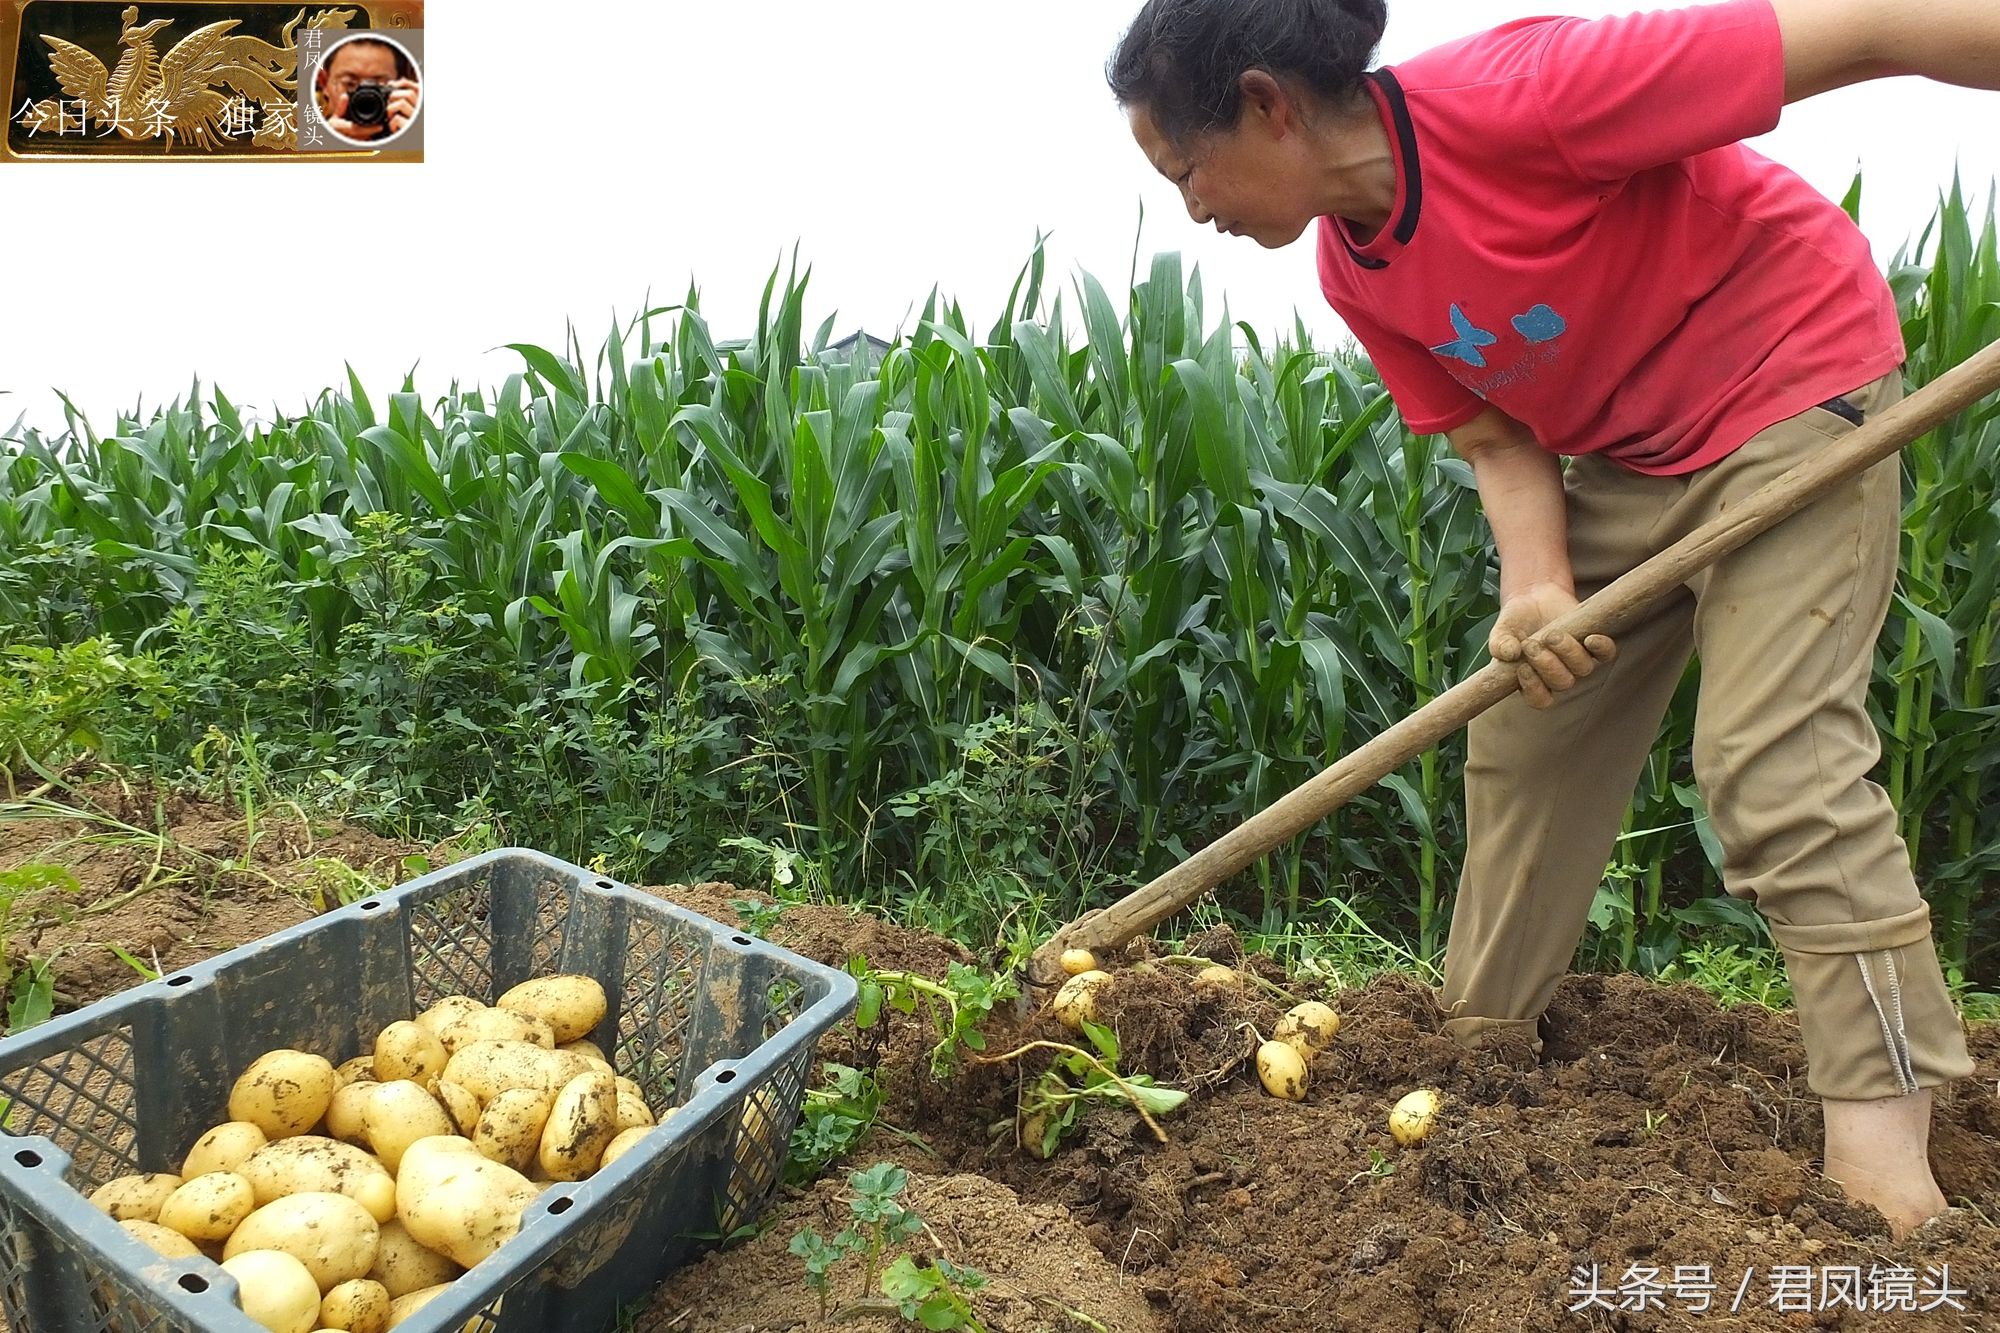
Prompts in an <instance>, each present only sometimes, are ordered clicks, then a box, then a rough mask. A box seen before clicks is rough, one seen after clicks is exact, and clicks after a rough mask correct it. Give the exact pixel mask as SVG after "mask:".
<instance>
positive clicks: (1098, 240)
mask: <svg viewBox="0 0 2000 1333" xmlns="http://www.w3.org/2000/svg"><path fill="white" fill-rule="evenodd" d="M1637 7H1641V6H1639V5H1635V4H1602V3H1591V0H1569V2H1568V3H1556V4H1524V3H1517V2H1516V0H1391V9H1392V18H1391V22H1390V27H1389V32H1388V36H1387V39H1386V41H1385V43H1384V48H1383V52H1382V60H1383V62H1384V63H1394V62H1395V61H1396V60H1398V59H1400V58H1404V57H1407V56H1409V55H1411V54H1414V53H1415V52H1417V51H1420V50H1422V49H1424V48H1425V47H1428V46H1431V45H1434V44H1436V43H1438V42H1441V41H1444V40H1447V39H1449V38H1452V37H1455V36H1459V35H1461V34H1464V33H1467V32H1471V31H1474V30H1476V29H1478V28H1480V27H1484V26H1490V25H1492V24H1496V23H1499V22H1502V21H1505V20H1507V19H1510V18H1516V17H1520V16H1523V15H1529V14H1536V13H1549V12H1563V13H1575V14H1581V15H1587V16H1595V15H1601V14H1607V13H1615V12H1622V11H1625V10H1629V9H1633V8H1637ZM1136 9H1137V0H1115V2H1113V3H1105V2H1104V0H1009V2H1008V3H1006V4H974V3H969V2H967V0H945V2H944V3H939V0H927V2H926V3H917V2H916V0H857V2H856V3H852V4H847V5H827V4H824V3H819V2H817V0H765V3H762V4H758V5H741V4H735V3H729V2H728V0H669V2H668V3H659V4H647V5H638V4H630V3H615V4H614V3H611V2H610V0H579V2H577V3H570V4H565V5H560V6H552V5H529V4H526V3H520V2H519V0H479V3H477V4H476V5H475V4H470V3H453V2H452V0H432V3H431V5H430V7H429V16H428V19H427V24H426V27H427V37H426V41H427V52H428V59H429V66H428V69H427V71H426V75H427V92H426V116H427V117H428V122H427V126H426V148H425V151H426V156H427V158H428V161H426V162H424V163H423V164H421V165H418V166H369V167H346V166H309V165H300V164H293V163H272V164H236V163H176V164H165V163H162V164H150V163H147V164H105V165H89V164H81V165H49V166H28V165H10V166H6V167H0V219H4V221H0V228H4V230H5V232H6V234H8V236H9V237H10V239H11V240H13V242H14V243H13V244H12V245H10V246H9V253H10V263H9V265H8V273H7V276H6V278H5V280H4V281H0V390H7V391H9V392H8V393H7V394H6V395H5V396H0V431H4V430H5V429H6V428H7V427H8V426H9V425H10V424H11V423H12V422H13V421H14V419H15V417H16V416H17V415H18V414H22V413H25V414H26V417H27V422H28V424H29V425H40V426H42V427H44V428H60V426H61V407H60V404H59V403H58V402H57V400H56V397H55V395H54V393H53V392H52V390H54V389H58V388H59V389H62V390H64V391H66V392H68V393H69V394H70V395H71V396H72V397H73V398H74V399H76V400H77V401H78V402H79V403H80V404H81V405H82V406H83V407H84V408H85V409H86V410H87V411H88V412H89V413H90V415H91V418H92V421H93V423H94V424H96V425H98V426H99V427H100V429H102V428H108V427H109V426H110V424H111V419H112V415H113V413H114V412H115V411H116V410H118V409H120V408H127V409H129V408H130V407H131V405H132V404H133V403H134V401H135V400H137V399H141V398H143V400H144V402H145V404H146V406H147V408H148V410H150V408H151V407H152V406H153V405H154V404H156V403H159V402H163V401H165V400H167V399H169V398H171V397H174V396H176V395H181V394H185V392H186V391H187V387H188V384H189V381H190V380H191V379H192V378H193V377H194V376H196V375H197V374H198V375H199V376H200V377H201V380H202V382H203V386H204V397H206V396H207V392H208V386H209V385H211V384H220V386H221V387H222V389H223V391H224V392H225V393H227V394H228V395H229V397H230V398H231V399H232V400H233V401H235V402H237V403H238V404H240V405H243V406H245V407H247V408H250V409H252V410H256V411H258V412H260V414H261V415H263V416H265V417H267V418H268V417H269V416H270V415H271V414H272V412H273V411H274V410H276V411H280V412H286V413H292V412H297V411H299V410H300V409H301V408H302V407H303V405H304V403H305V401H306V400H307V399H308V398H309V397H310V396H311V395H312V394H313V393H315V392H316V391H317V390H320V389H323V388H325V387H327V386H329V385H332V384H337V383H342V382H344V371H343V369H342V366H343V362H351V363H352V364H353V365H354V366H355V368H356V370H357V371H358V372H359V373H360V375H361V377H362V380H363V382H364V383H365V384H366V385H367V386H368V387H369V389H370V392H371V393H378V392H386V391H389V390H391V389H394V388H396V387H398V386H399V385H400V383H401V379H402V376H403V374H404V373H405V372H406V371H408V370H410V369H411V368H412V367H414V368H415V373H416V379H417V386H418V388H419V389H420V390H421V391H422V393H423V395H424V397H425V399H426V400H427V401H428V400H434V399H435V398H436V397H437V396H438V395H440V394H442V393H444V392H445V391H446V390H447V389H448V388H449V386H450V383H451V381H452V379H453V378H457V379H459V380H460V381H461V383H463V384H466V385H468V386H469V385H471V384H474V383H479V384H496V383H498V382H499V380H500V379H501V378H503V377H504V376H505V375H506V374H508V373H509V372H511V371H512V370H515V369H517V368H518V365H519V362H518V359H517V358H516V357H515V355H514V354H513V353H511V352H508V351H505V350H504V349H503V350H499V351H494V350H492V349H494V348H496V347H499V346H500V345H501V344H504V343H508V342H540V343H544V344H547V345H551V346H553V345H558V344H559V343H560V342H561V340H562V336H563V326H564V320H565V318H570V319H574V320H575V321H576V323H577V324H578V326H579V330H580V333H581V336H582V338H583V343H584V346H585V349H586V350H587V351H589V352H590V353H591V354H593V355H594V354H595V352H596V350H597V348H598V346H599V345H600V343H601V342H602V340H603V337H604V333H605V331H606V329H607V328H608V327H609V325H610V322H611V320H612V318H613V314H614V312H616V313H617V315H618V316H619V317H620V318H621V319H622V318H626V317H629V316H631V315H632V314H634V313H636V312H637V311H638V310H640V309H641V308H642V302H643V301H644V300H645V298H646V295H647V292H648V290H649V289H650V291H651V295H652V299H653V302H654V303H655V304H666V303H669V302H673V301H677V300H679V299H680V297H681V295H682V293H683V292H684V291H685V290H686V288H687V285H688V282H689V279H690V277H692V278H693V279H694V281H695V282H696V284H697V285H698V286H699V287H700V288H701V292H702V300H703V306H704V308H705V310H706V311H707V314H708V318H709V320H710V323H711V324H712V325H713V326H714V327H715V328H716V330H717V333H718V336H730V335H732V334H735V333H738V332H741V331H742V330H743V328H744V326H745V325H746V324H747V322H748V321H749V320H751V319H752V318H754V314H755V310H756V303H757V298H758V295H759V293H760V291H761V289H762V286H763V283H764V280H765V278H766V277H767V276H768V275H769V273H770V271H771V269H772V266H773V265H774V264H776V263H778V262H780V261H781V259H782V258H783V257H784V256H786V255H787V254H788V253H789V252H790V250H791V248H792V246H793V245H794V243H796V244H797V245H798V246H799V249H800V255H801V260H802V262H803V263H809V264H810V265H811V266H812V270H813V281H812V287H811V293H810V301H809V307H808V312H807V313H808V318H809V321H810V324H809V326H811V327H816V326H817V324H818V322H819V320H821V319H823V318H824V317H825V316H827V315H828V314H833V313H836V312H837V313H838V315H839V318H838V320H837V330H838V332H839V333H841V334H845V333H847V332H849V331H851V330H852V329H854V328H856V327H866V328H867V329H868V330H869V331H870V332H873V333H877V334H879V335H882V336H888V335H889V334H891V333H893V332H895V331H896V330H897V329H898V328H905V329H906V328H908V327H909V325H910V322H911V321H913V320H914V318H915V312H916V311H917V310H919V309H921V307H922V303H923V298H924V296H925V294H926V292H928V291H929V289H930V288H931V287H932V286H933V285H936V286H938V287H940V288H941V289H942V290H943V291H944V292H945V294H947V295H949V296H955V297H957V298H958V299H959V300H960V301H961V303H962V304H963V305H964V306H965V308H966V311H967V314H968V315H969V316H971V317H972V318H973V320H974V322H975V324H977V325H978V326H979V327H981V328H982V329H983V328H984V327H986V326H987V325H988V324H990V322H991V321H992V319H993V318H994V317H995V316H997V314H998V313H999V309H1000V306H1001V304H1002V303H1003V302H1004V300H1005V299H1006V294H1007V289H1008V286H1009V284H1010V283H1011V282H1012V280H1013V277H1014V274H1015V273H1016V272H1017V271H1018V269H1019V268H1020V266H1021V264H1022V262H1023V261H1024V260H1025V259H1026V258H1027V255H1028V253H1029V251H1030V248H1031V246H1032V244H1033V241H1034V237H1035V233H1036V230H1037V229H1038V228H1039V229H1040V230H1042V231H1045V232H1048V233H1050V235H1051V240H1050V245H1049V259H1050V276H1051V279H1052V280H1053V281H1054V282H1055V283H1057V284H1060V285H1061V286H1063V287H1067V286H1068V285H1069V281H1070V278H1071V276H1072V275H1073V274H1074V273H1075V272H1076V271H1077V270H1078V269H1087V270H1089V271H1091V272H1093V273H1095V274H1097V275H1098V276H1099V277H1100V278H1101V279H1102V280H1104V282H1105V286H1106V287H1107V288H1108V289H1110V290H1112V291H1113V292H1114V293H1115V292H1117V291H1118V290H1120V288H1121V286H1122V284H1123V282H1124V279H1125V275H1126V273H1127V270H1128V268H1129V266H1130V264H1131V262H1132V256H1133V245H1134V238H1135V228H1136V226H1137V223H1138V219H1139V210H1140V205H1141V203H1142V202H1143V204H1144V206H1145V210H1146V216H1145V226H1144V232H1143V235H1140V236H1139V237H1138V244H1139V247H1140V249H1141V251H1142V253H1143V254H1144V255H1146V256H1150V255H1151V254H1152V253H1153V252H1154V251H1157V250H1179V251H1181V252H1182V253H1183V255H1184V256H1185V257H1186V259H1187V261H1188V262H1189V263H1190V264H1199V265H1200V267H1201V270H1202V274H1203V281H1204V284H1205V286H1206V289H1207V291H1208V292H1209V293H1210V299H1211V310H1212V314H1211V318H1213V312H1215V311H1217V310H1219V305H1220V302H1219V300H1218V299H1217V298H1218V297H1219V296H1221V295H1226V296H1227V298H1228V300H1229V304H1230V308H1231V313H1232V314H1233V315H1234V316H1235V317H1236V318H1239V319H1244V320H1247V321H1248V322H1249V323H1250V324H1251V325H1252V326H1253V327H1256V328H1259V329H1278V328H1288V327H1289V326H1290V323H1291V319H1292V314H1293V311H1294V310H1295V309H1296V310H1297V311H1299V312H1300V313H1301V314H1302V315H1303V316H1304V318H1305V321H1306V324H1307V325H1308V327H1310V328H1312V329H1313V330H1315V331H1316V333H1318V334H1320V335H1322V336H1324V337H1325V338H1326V339H1328V340H1335V339H1337V338H1339V337H1340V336H1341V332H1342V331H1341V327H1340V325H1339V322H1338V321H1337V320H1336V319H1335V318H1334V317H1333V316H1332V314H1331V313H1330V312H1329V311H1328V310H1327V309H1326V308H1325V305H1324V303H1323V301H1322V300H1321V298H1320V296H1319V292H1318V288H1317V286H1316V284H1315V280H1314V276H1313V255H1312V248H1311V233H1310V232H1308V233H1307V236H1306V238H1305V239H1304V240H1301V241H1300V242H1298V243H1296V244H1294V245H1293V246H1292V247H1291V248H1289V249H1287V250H1280V251H1267V250H1264V249H1261V248H1260V247H1258V246H1257V245H1256V244H1255V243H1254V242H1251V241H1247V240H1241V239H1237V238H1231V237H1219V236H1217V235H1215V234H1214V233H1213V232H1212V231H1205V230H1202V229H1200V228H1197V227H1195V226H1194V225H1193V224H1192V223H1191V222H1189V221H1188V219H1187V216H1186V214H1185V213H1184V212H1183V211H1181V208H1180V204H1179V200H1178V198H1177V196H1176V195H1175V194H1174V193H1173V192H1172V191H1171V190H1170V189H1169V187H1168V186H1167V184H1166V183H1165V182H1164V181H1162V180H1160V179H1159V178H1158V177H1157V176H1156V175H1155V174H1154V173H1153V171H1152V169H1151V167H1150V166H1148V165H1147V163H1146V161H1145V160H1144V158H1143V157H1142V156H1141V155H1140V154H1139V152H1138V150H1137V149H1136V148H1135V147H1134V146H1133V145H1132V143H1131V140H1130V138H1129V137H1128V135H1127V132H1126V128H1125V123H1124V119H1123V116H1122V114H1121V113H1120V112H1119V111H1118V110H1117V108H1116V107H1115V105H1114V104H1113V103H1112V101H1111V99H1110V96H1109V94H1108V93H1107V92H1106V91H1105V88H1104V80H1103V73H1102V71H1103V65H1104V61H1105V58H1106V56H1107V55H1108V53H1109V52H1110V49H1111V47H1112V45H1113V44H1114V42H1115V41H1116V39H1117V37H1118V35H1119V33H1120V32H1121V31H1122V29H1123V26H1124V24H1125V23H1126V22H1127V21H1128V20H1129V19H1130V17H1131V15H1132V13H1133V12H1134V11H1135V10H1136ZM178 32H179V29H178V28H176V29H170V30H169V31H168V32H167V33H165V34H163V37H164V38H170V37H173V36H175V35H177V34H178ZM1995 123H2000V94H1993V93H1977V92H1970V91H1966V90H1962V89H1951V88H1943V87H1940V86H1938V85H1934V84H1929V83H1926V82H1924V81H1922V80H1916V79H1899V80H1893V81H1888V82H1881V83H1875V84H1870V85H1864V86H1862V87H1859V88H1853V89H1846V90H1843V91H1840V92H1837V93H1833V94H1830V95H1828V96H1825V97H1822V98H1819V99H1816V100H1814V101H1811V102H1807V103H1804V104H1801V105H1799V106H1796V107H1793V108H1790V109H1788V111H1787V112H1786V118H1785V122H1784V124H1783V125H1782V126H1781V127H1780V128H1779V129H1778V131H1777V132H1776V133H1774V134H1772V135H1770V136H1769V137H1768V138H1766V139H1764V140H1760V141H1758V142H1757V144H1756V146H1757V147H1758V148H1759V149H1760V150H1761V151H1763V152H1765V153H1768V154H1769V155H1771V156H1773V157H1775V158H1777V159H1778V160H1780V161H1782V162H1784V163H1786V164H1788V165H1790V166H1792V167H1793V168H1795V169H1796V170H1798V171H1799V172H1800V173H1801V174H1803V175H1804V176H1805V177H1806V178H1807V179H1808V180H1809V181H1811V182H1812V183H1813V184H1814V185H1815V186H1816V187H1818V188H1819V189H1820V190H1822V191H1824V192H1826V193H1828V194H1830V195H1832V196H1833V197H1835V198H1838V197H1840V195H1841V194H1842V193H1843V192H1844V191H1845V189H1846V186H1847V184H1848V182H1849V180H1850V179H1851V177H1852V175H1853V173H1854V170H1855V169H1856V167H1857V166H1859V167H1860V168H1862V169H1863V171H1864V173H1865V177H1866V195H1865V207H1864V215H1863V225H1864V227H1865V229H1866V230H1867V232H1868V234H1869V237H1870V239H1871V240H1872V242H1873V243H1874V245H1875V248H1876V253H1877V257H1878V259H1881V260H1886V259H1887V258H1888V257H1889V255H1890V254H1891V253H1893V252H1894V250H1895V249H1896V248H1897V247H1898V246H1899V245H1900V244H1901V243H1902V242H1903V241H1904V240H1906V239H1907V238H1909V237H1910V236H1911V235H1912V234H1913V233H1914V232H1915V231H1916V230H1917V229H1918V228H1920V227H1921V226H1922V225H1923V223H1924V221H1925V220H1926V219H1927V218H1928V217H1929V216H1930V214H1931V212H1932V210H1933V208H1934V207H1935V204H1936V199H1937V195H1938V192H1939V191H1940V189H1942V188H1943V187H1945V186H1946V185H1948V183H1949V181H1950V179H1951V173H1952V169H1953V166H1954V163H1955V162H1956V163H1957V164H1959V165H1960V166H1961V167H1962V169H1963V172H1964V175H1965V179H1966V182H1967V186H1968V188H1973V189H1977V190H1978V191H1980V192H1982V193H1983V191H1984V190H1985V189H1986V188H1987V182H1988V181H1989V179H1990V178H1991V177H1993V176H1994V175H1995V174H1996V173H2000V138H1996V136H1994V135H1993V134H1992V132H1991V127H1992V126H1993V125H1994V124H1995ZM1982 125H1983V126H1986V127H1988V128H1987V129H1986V130H1983V131H1982V130H1980V129H1979V128H1978V127H1979V126H1982ZM364 260H365V261H366V262H367V264H368V265H369V266H370V267H371V268H372V271H373V273H374V274H375V277H374V278H373V279H372V280H370V279H369V278H367V277H365V276H362V275H361V274H359V273H357V274H356V276H354V278H353V279H352V280H351V281H349V280H346V279H342V280H340V281H337V282H331V283H329V282H328V281H327V275H328V274H329V273H331V272H333V271H334V270H335V267H336V266H339V265H348V264H355V263H358V262H359V261H364ZM1143 262H1144V261H1143V260H1142V267H1143Z"/></svg>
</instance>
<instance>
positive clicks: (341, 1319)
mask: <svg viewBox="0 0 2000 1333" xmlns="http://www.w3.org/2000/svg"><path fill="white" fill-rule="evenodd" d="M393 1300H394V1298H393V1297H392V1296H390V1295H389V1289H388V1288H387V1287H385V1286H383V1285H382V1284H381V1283H380V1282H377V1281H375V1280H374V1279H373V1278H366V1277H358V1278H354V1279H353V1280H351V1281H348V1282H341V1283H336V1284H335V1285H334V1286H333V1288H332V1289H331V1290H329V1291H328V1292H327V1293H326V1299H324V1300H322V1301H321V1302H320V1303H319V1326H320V1327H321V1328H337V1329H341V1330H343V1331H344V1333H383V1330H385V1329H387V1328H388V1327H389V1306H390V1303H391V1301H393Z"/></svg>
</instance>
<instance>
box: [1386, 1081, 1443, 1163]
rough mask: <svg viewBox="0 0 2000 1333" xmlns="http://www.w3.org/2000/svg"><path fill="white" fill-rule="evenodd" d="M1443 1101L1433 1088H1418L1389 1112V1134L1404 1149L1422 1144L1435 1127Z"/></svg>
mask: <svg viewBox="0 0 2000 1333" xmlns="http://www.w3.org/2000/svg"><path fill="white" fill-rule="evenodd" d="M1443 1103H1444V1099H1443V1098H1442V1097H1440V1096H1439V1095H1438V1092H1437V1089H1435V1088H1418V1089H1417V1090H1416V1091H1415V1092H1412V1093H1409V1094H1408V1095H1406V1096H1405V1097H1404V1098H1403V1099H1402V1100H1401V1101H1399V1102H1397V1103H1396V1105H1395V1106H1394V1107H1393V1108H1391V1109H1390V1111H1389V1133H1390V1134H1391V1135H1393V1136H1394V1137H1395V1140H1396V1142H1398V1143H1400V1144H1402V1145H1403V1146H1404V1147H1405V1148H1408V1147H1412V1146H1414V1145H1415V1144H1419V1143H1422V1142H1423V1141H1424V1140H1425V1139H1426V1138H1428V1137H1430V1132H1431V1130H1433V1129H1435V1128H1436V1127H1437V1118H1438V1109H1439V1107H1441V1106H1442V1105H1443Z"/></svg>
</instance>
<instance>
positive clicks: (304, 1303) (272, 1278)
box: [222, 1250, 319, 1333]
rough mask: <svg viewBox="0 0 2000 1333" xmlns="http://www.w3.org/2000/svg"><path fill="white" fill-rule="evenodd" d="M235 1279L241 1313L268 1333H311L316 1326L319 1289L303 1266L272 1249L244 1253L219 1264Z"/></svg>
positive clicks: (317, 1321) (288, 1256)
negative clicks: (240, 1303) (241, 1308)
mask: <svg viewBox="0 0 2000 1333" xmlns="http://www.w3.org/2000/svg"><path fill="white" fill-rule="evenodd" d="M222 1271H223V1272H225V1273H227V1274H229V1275H230V1276H231V1277H233V1278H235V1279H236V1287H237V1291H238V1299H240V1300H241V1301H242V1303H243V1313H244V1314H246V1315H248V1316H250V1319H251V1321H252V1322H253V1323H257V1324H261V1325H263V1326H264V1327H265V1328H267V1329H269V1330H271V1333H312V1331H313V1329H315V1328H317V1327H318V1326H319V1288H318V1287H316V1286H314V1285H313V1279H312V1274H311V1273H309V1272H307V1271H306V1266H305V1265H304V1264H302V1263H300V1262H299V1261H298V1260H297V1259H296V1258H294V1257H293V1256H291V1255H289V1254H282V1253H279V1252H278V1251H276V1250H248V1251H246V1252H244V1253H242V1254H239V1255H237V1256H236V1257H235V1258H233V1259H224V1260H223V1261H222Z"/></svg>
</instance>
